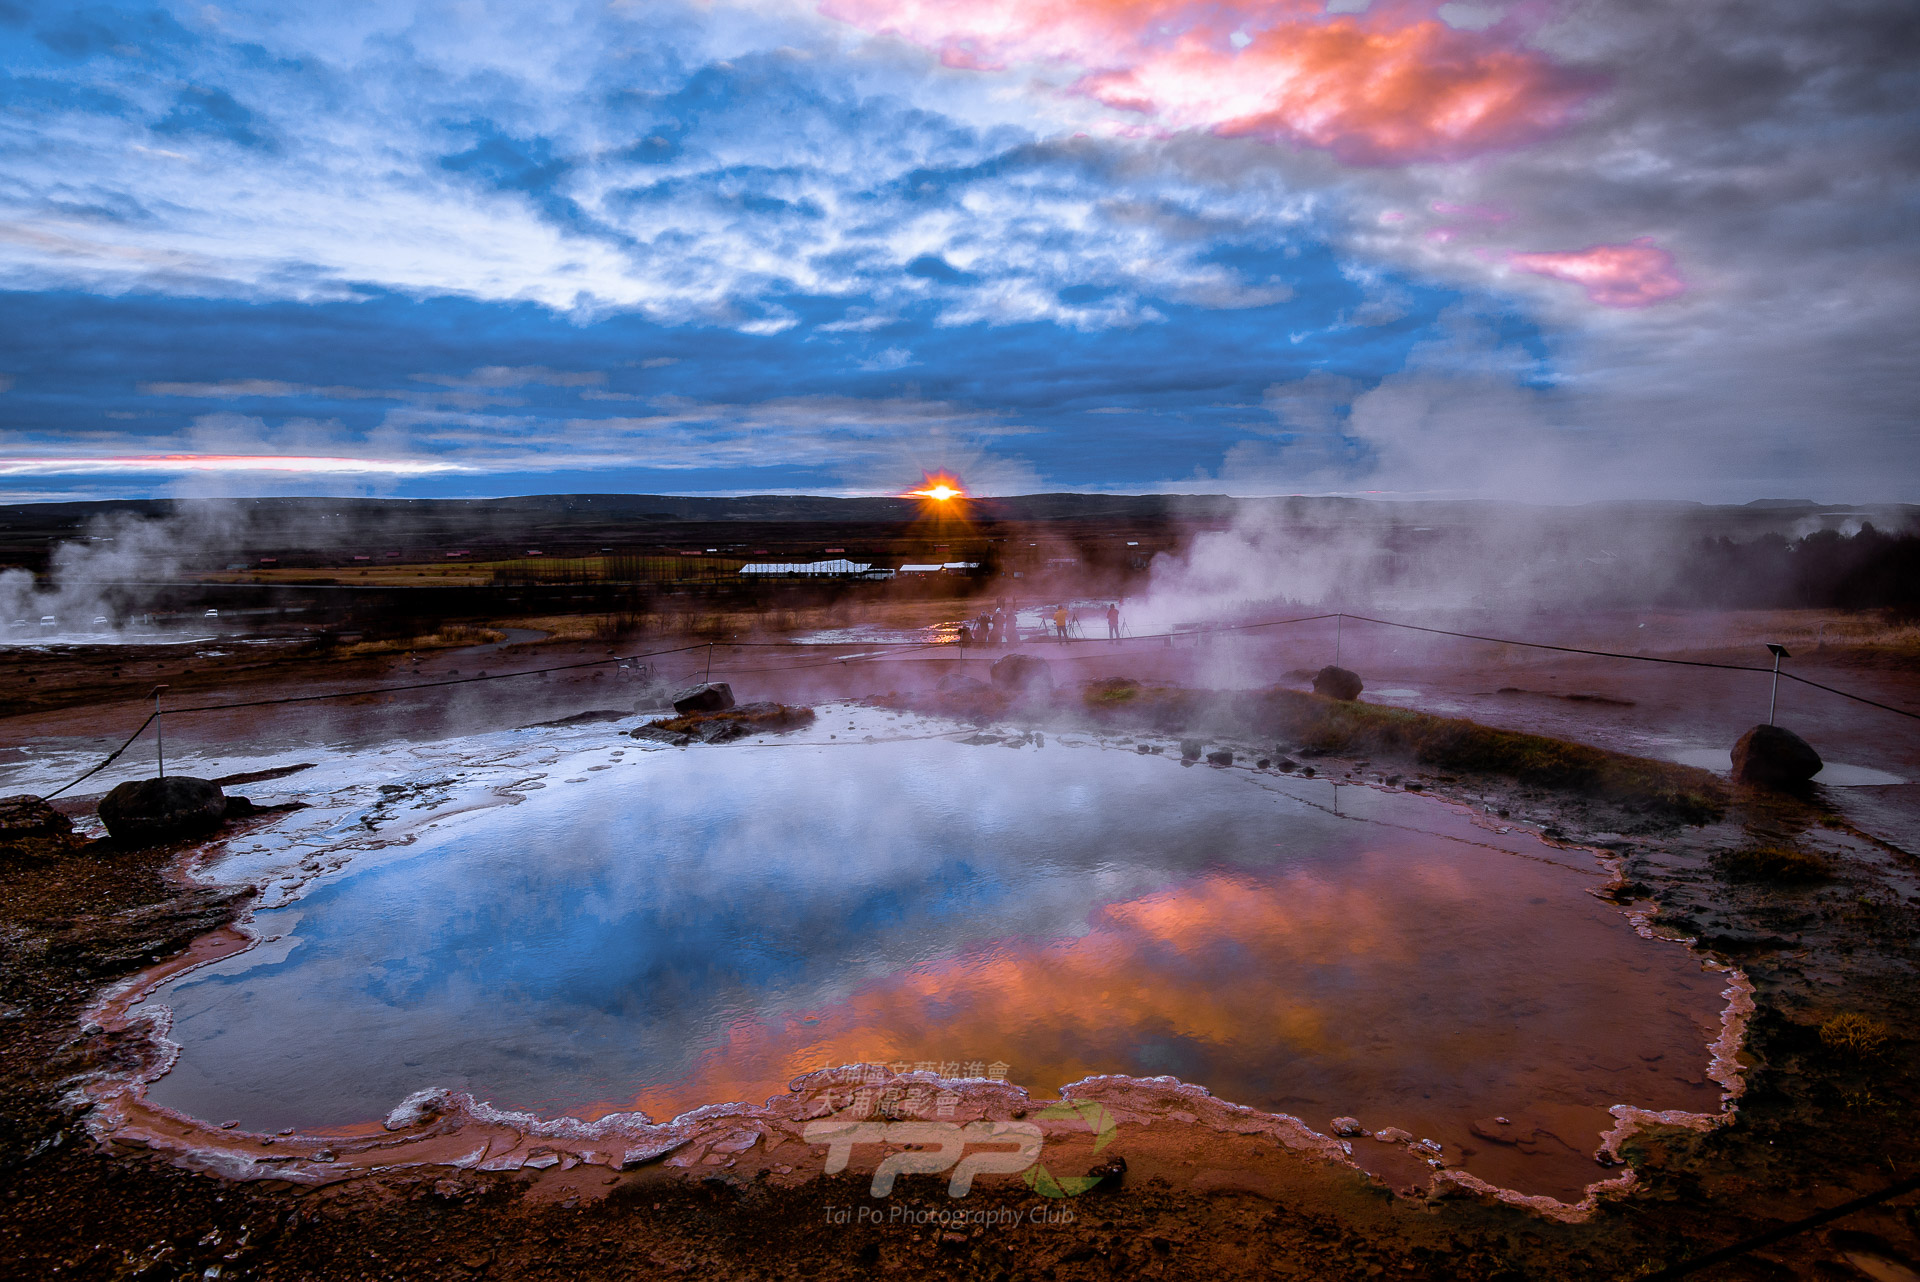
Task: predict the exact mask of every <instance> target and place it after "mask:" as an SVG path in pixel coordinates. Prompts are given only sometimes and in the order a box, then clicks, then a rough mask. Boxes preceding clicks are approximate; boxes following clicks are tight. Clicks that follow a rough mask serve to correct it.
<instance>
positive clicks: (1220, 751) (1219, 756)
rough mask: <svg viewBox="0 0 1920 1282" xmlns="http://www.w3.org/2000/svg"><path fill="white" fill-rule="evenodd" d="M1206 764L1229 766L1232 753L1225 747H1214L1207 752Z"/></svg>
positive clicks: (1231, 761)
mask: <svg viewBox="0 0 1920 1282" xmlns="http://www.w3.org/2000/svg"><path fill="white" fill-rule="evenodd" d="M1207 764H1208V765H1214V766H1230V765H1232V764H1233V754H1232V753H1231V752H1229V751H1227V750H1226V749H1225V748H1215V749H1214V750H1213V751H1212V752H1209V753H1208V754H1207Z"/></svg>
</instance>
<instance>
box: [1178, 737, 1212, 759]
mask: <svg viewBox="0 0 1920 1282" xmlns="http://www.w3.org/2000/svg"><path fill="white" fill-rule="evenodd" d="M1204 747H1206V744H1204V743H1202V742H1201V741H1200V740H1198V739H1182V740H1181V741H1180V760H1182V761H1198V760H1200V750H1201V749H1202V748H1204Z"/></svg>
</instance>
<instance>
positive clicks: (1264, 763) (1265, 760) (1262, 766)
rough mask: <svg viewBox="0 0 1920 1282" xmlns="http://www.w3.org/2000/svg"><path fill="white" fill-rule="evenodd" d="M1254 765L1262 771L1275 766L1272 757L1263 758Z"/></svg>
mask: <svg viewBox="0 0 1920 1282" xmlns="http://www.w3.org/2000/svg"><path fill="white" fill-rule="evenodd" d="M1253 764H1254V765H1255V766H1257V767H1259V768H1260V769H1262V770H1265V769H1266V768H1267V767H1268V766H1270V765H1272V764H1273V759H1272V758H1271V757H1262V758H1260V759H1259V760H1258V761H1256V762H1254V763H1253Z"/></svg>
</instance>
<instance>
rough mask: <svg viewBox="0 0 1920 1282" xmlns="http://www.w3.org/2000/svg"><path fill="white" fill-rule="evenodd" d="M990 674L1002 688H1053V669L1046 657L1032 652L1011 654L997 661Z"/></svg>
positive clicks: (994, 681) (994, 682)
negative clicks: (1040, 656) (1036, 655)
mask: <svg viewBox="0 0 1920 1282" xmlns="http://www.w3.org/2000/svg"><path fill="white" fill-rule="evenodd" d="M988 675H989V676H991V677H992V678H993V684H995V685H996V686H999V687H1000V688H1001V689H1002V690H1015V691H1020V690H1051V689H1053V669H1052V668H1050V667H1048V666H1047V661H1046V660H1045V659H1036V658H1034V657H1033V656H1032V655H1030V654H1010V655H1008V656H1006V657H1005V658H1004V659H1000V660H998V661H996V662H995V663H994V665H993V667H992V668H991V669H989V671H988Z"/></svg>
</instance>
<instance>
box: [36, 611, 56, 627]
mask: <svg viewBox="0 0 1920 1282" xmlns="http://www.w3.org/2000/svg"><path fill="white" fill-rule="evenodd" d="M40 626H41V627H43V628H57V627H59V626H60V620H59V618H58V617H57V616H55V615H51V614H43V615H41V616H40Z"/></svg>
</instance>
